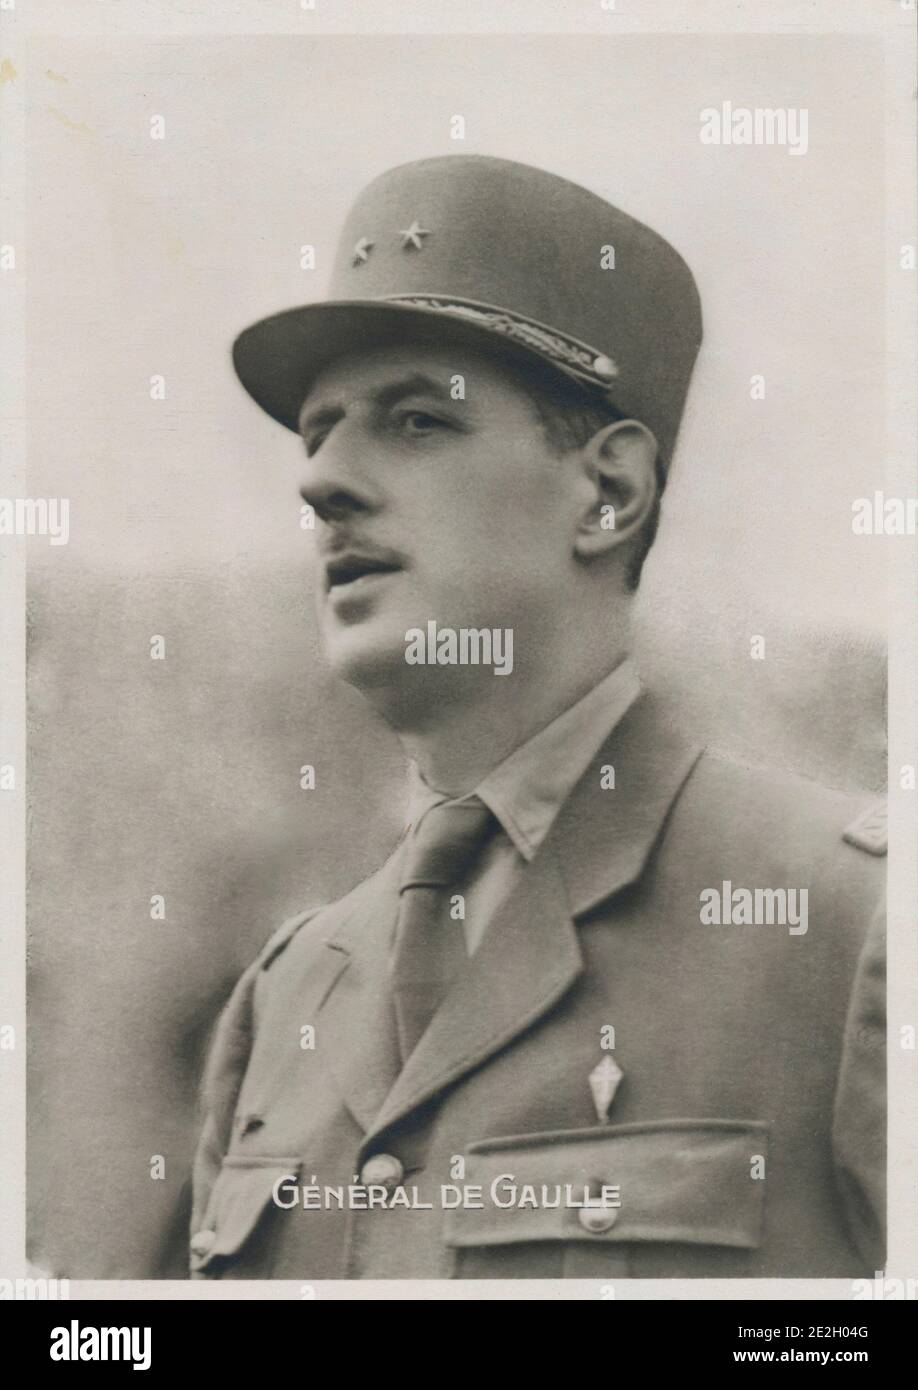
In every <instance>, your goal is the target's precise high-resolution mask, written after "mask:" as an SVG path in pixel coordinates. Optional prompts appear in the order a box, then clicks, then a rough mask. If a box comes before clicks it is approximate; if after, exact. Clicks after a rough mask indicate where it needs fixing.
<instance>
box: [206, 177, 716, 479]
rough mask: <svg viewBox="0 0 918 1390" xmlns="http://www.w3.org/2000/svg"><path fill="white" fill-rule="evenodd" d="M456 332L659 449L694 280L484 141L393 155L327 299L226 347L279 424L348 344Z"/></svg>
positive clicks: (349, 239) (659, 246) (593, 207)
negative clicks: (483, 150) (633, 429)
mask: <svg viewBox="0 0 918 1390" xmlns="http://www.w3.org/2000/svg"><path fill="white" fill-rule="evenodd" d="M403 341H415V342H434V343H443V342H445V341H458V342H460V343H461V342H465V343H467V344H468V345H469V346H472V347H475V348H477V349H479V350H481V349H486V350H491V351H496V352H497V353H498V354H500V355H501V356H507V357H509V358H512V359H513V360H515V361H517V362H518V363H522V364H525V362H526V361H529V362H532V361H533V359H537V360H538V361H539V362H540V363H541V365H542V366H543V367H545V366H546V365H547V366H548V367H549V368H550V369H551V370H552V371H555V372H558V373H561V374H562V375H563V376H565V377H567V378H569V379H570V380H572V381H576V382H578V383H579V385H580V386H581V387H582V388H584V389H585V390H586V391H587V392H589V393H598V394H599V395H601V396H602V397H604V398H605V399H606V400H608V401H610V402H611V403H612V404H613V405H614V406H615V408H616V409H617V410H619V411H620V412H621V413H622V414H624V415H625V416H628V417H633V418H635V419H638V420H640V421H642V422H643V423H644V424H645V425H646V426H647V427H648V429H651V430H652V431H653V433H654V434H655V435H656V438H657V442H658V444H659V446H660V451H661V454H662V456H663V458H664V459H665V460H667V461H668V460H669V458H670V457H671V453H672V449H673V445H674V442H675V438H676V432H677V430H678V426H679V420H680V417H681V414H682V408H683V404H684V402H685V396H686V392H687V390H688V385H689V379H690V376H691V372H692V367H693V364H694V361H695V357H696V355H697V352H698V348H699V346H700V343H701V307H700V301H699V297H698V291H697V289H696V286H695V281H694V279H693V277H692V273H691V271H690V270H689V268H688V266H687V265H686V264H685V262H684V261H683V259H682V257H681V256H680V255H679V254H678V252H677V251H675V250H674V249H673V247H672V246H670V245H669V243H668V242H667V241H665V240H664V239H663V238H662V237H661V236H659V235H658V234H657V233H656V232H654V231H653V230H652V229H651V228H650V227H647V226H645V225H644V224H643V223H641V222H638V221H637V220H636V219H635V218H633V217H630V216H629V215H628V214H627V213H625V212H622V211H621V210H620V209H619V208H616V207H614V206H613V205H612V204H611V203H608V202H606V201H605V199H603V198H600V197H598V196H597V195H596V194H594V193H591V192H589V191H588V190H587V189H585V188H581V187H579V186H578V185H577V184H574V183H570V182H569V181H568V180H567V179H563V178H559V177H558V176H557V175H555V174H550V173H546V172H545V171H544V170H542V169H535V168H532V167H530V166H529V165H525V164H517V163H514V162H512V161H509V160H504V159H493V158H490V157H487V156H482V155H446V156H443V157H439V158H435V159H424V160H420V161H418V162H416V163H412V164H402V165H400V166H398V167H397V168H395V169H390V170H389V171H388V172H387V173H384V174H382V175H381V176H380V177H379V178H377V179H375V180H374V182H373V183H371V184H369V186H368V187H367V188H366V189H364V191H363V193H362V194H361V195H360V196H359V198H358V199H357V201H356V203H355V204H354V206H353V208H352V210H351V212H350V215H349V216H348V218H347V221H346V222H345V225H344V230H343V232H342V236H341V241H340V244H339V248H338V254H337V257H336V261H335V266H334V271H333V274H332V279H331V297H330V298H329V299H328V300H325V301H322V302H319V303H314V304H307V305H304V306H302V307H299V308H295V309H287V310H285V311H283V312H282V313H279V314H273V315H272V316H271V317H269V318H265V319H262V320H260V321H259V322H258V323H255V324H253V325H252V326H251V327H250V328H247V329H245V331H244V332H243V333H241V334H240V335H239V337H238V338H237V340H236V342H235V344H234V347H233V362H234V365H235V368H236V372H237V373H238V376H239V379H240V380H241V382H242V384H243V386H244V387H245V388H246V390H247V391H248V392H249V394H250V395H251V396H252V397H253V398H254V399H255V400H256V401H257V402H258V404H259V405H260V406H261V407H262V409H263V410H266V411H267V412H268V414H269V415H271V416H273V417H274V419H276V420H279V421H280V423H281V424H283V425H286V426H287V428H288V429H291V430H296V429H297V428H298V416H299V412H300V409H301V407H302V404H303V401H304V400H305V398H306V395H307V393H308V391H309V388H310V385H311V383H312V382H313V380H314V379H315V378H316V376H317V375H318V373H319V372H320V371H322V370H323V368H325V367H326V366H327V365H329V364H330V363H331V362H333V361H334V360H335V359H336V358H338V357H340V356H342V355H343V354H345V353H347V352H349V351H351V350H352V349H354V348H366V347H372V346H377V345H383V344H386V343H396V342H403Z"/></svg>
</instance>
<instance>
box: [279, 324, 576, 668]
mask: <svg viewBox="0 0 918 1390" xmlns="http://www.w3.org/2000/svg"><path fill="white" fill-rule="evenodd" d="M457 375H461V377H462V378H463V379H464V391H465V399H464V400H454V399H452V392H451V386H452V383H453V381H454V379H455V378H456V376H457ZM300 428H301V431H302V435H303V439H304V442H305V445H306V453H307V461H306V464H305V468H304V473H303V479H302V495H303V497H304V499H305V500H306V501H307V502H310V503H311V504H312V505H313V506H314V507H315V509H316V513H317V516H318V518H319V524H318V545H317V552H316V555H317V561H318V574H317V598H318V608H319V623H320V630H321V634H322V638H323V642H324V646H325V649H326V652H327V655H328V658H329V660H330V662H331V664H332V666H333V668H334V669H335V670H336V671H337V672H338V673H339V674H340V675H341V676H343V677H344V678H345V679H346V680H349V681H351V682H352V683H353V684H355V685H357V686H361V687H371V686H374V685H376V686H379V685H385V684H386V683H391V682H396V683H398V684H401V685H403V686H404V684H405V680H406V676H407V675H409V674H410V673H412V672H418V670H419V668H418V667H416V666H409V665H408V664H407V662H406V659H405V653H406V633H407V632H408V630H409V629H412V628H415V629H416V628H421V629H423V630H425V631H426V628H427V623H428V622H429V621H430V620H433V621H434V622H436V624H437V626H438V628H444V627H449V628H456V629H458V628H463V627H465V628H484V627H487V628H495V627H500V628H513V629H514V638H513V640H514V648H515V650H516V652H517V653H518V654H520V655H523V656H524V655H525V653H524V652H521V651H520V644H521V643H525V642H527V641H530V642H531V641H537V640H538V638H539V633H540V631H542V632H543V633H544V634H545V635H547V630H548V627H550V625H551V621H552V615H553V614H555V615H558V616H557V620H558V621H560V620H561V618H560V615H561V612H562V607H563V604H564V596H565V584H566V582H567V581H568V580H569V576H570V574H571V572H572V569H573V566H574V560H573V556H572V547H571V536H572V534H573V530H574V528H575V525H576V514H575V507H576V500H577V489H575V488H574V487H573V486H572V484H571V478H572V461H571V460H568V459H564V458H559V456H558V454H557V452H555V451H554V450H553V449H552V448H551V446H550V444H549V442H548V440H547V438H546V436H545V433H544V430H543V427H542V424H541V421H540V420H539V418H538V415H537V413H536V410H535V406H534V404H533V402H532V401H531V399H530V398H529V397H528V396H527V394H526V393H525V392H524V391H523V390H521V389H520V387H519V385H518V383H517V381H516V379H515V378H514V377H513V376H512V375H510V374H509V373H508V372H506V371H505V370H503V369H502V368H501V366H500V364H499V362H498V361H497V360H496V359H493V358H491V357H489V356H488V355H485V354H478V353H474V352H468V351H465V350H459V349H450V348H443V347H438V348H434V347H428V346H425V345H416V346H415V345H402V346H397V347H385V348H375V349H373V350H367V351H364V352H354V353H351V354H349V355H348V356H346V357H343V358H340V359H338V360H337V361H336V362H335V363H333V364H332V365H331V366H330V367H328V368H327V369H326V371H325V372H324V373H322V375H321V376H320V377H319V378H318V379H317V380H316V382H315V383H314V385H313V387H312V389H311V390H310V392H309V395H308V397H307V399H306V401H305V402H304V405H303V408H302V411H301V415H300ZM486 678H487V679H491V680H493V678H494V677H493V672H488V673H487V677H486Z"/></svg>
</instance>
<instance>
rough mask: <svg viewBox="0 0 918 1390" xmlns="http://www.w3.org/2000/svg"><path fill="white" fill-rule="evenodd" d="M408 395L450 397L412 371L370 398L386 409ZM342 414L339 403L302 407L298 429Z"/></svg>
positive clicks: (429, 379) (332, 420)
mask: <svg viewBox="0 0 918 1390" xmlns="http://www.w3.org/2000/svg"><path fill="white" fill-rule="evenodd" d="M408 396H434V397H435V398H436V399H437V400H441V401H449V400H451V399H452V397H451V396H450V393H449V391H448V390H447V388H446V387H445V386H443V385H442V384H441V383H440V382H439V381H435V380H434V378H433V377H430V376H426V375H425V374H424V372H413V373H412V374H411V376H406V377H403V378H402V380H401V381H392V382H389V383H388V384H387V385H385V386H380V387H379V388H378V389H377V390H376V391H372V392H371V393H370V400H371V401H372V402H373V404H374V405H375V406H378V407H380V408H381V409H383V410H388V409H391V408H392V406H394V405H398V403H399V401H402V400H405V398H406V397H408ZM343 414H344V406H343V405H340V404H333V403H329V404H327V405H321V406H317V407H316V408H315V410H306V409H305V408H304V410H303V412H302V413H301V415H300V431H301V433H303V434H305V433H306V432H307V431H309V430H314V429H317V428H319V427H320V426H322V425H333V424H335V423H336V421H338V420H340V419H341V417H342V416H343Z"/></svg>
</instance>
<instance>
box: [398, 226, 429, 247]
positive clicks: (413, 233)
mask: <svg viewBox="0 0 918 1390" xmlns="http://www.w3.org/2000/svg"><path fill="white" fill-rule="evenodd" d="M398 235H399V236H400V237H401V239H402V250H403V251H407V250H408V247H409V246H413V247H414V248H415V250H416V251H420V249H421V237H422V236H430V235H431V233H430V231H429V230H428V229H427V228H426V227H422V226H421V224H420V222H418V221H414V222H412V224H411V226H410V227H404V228H402V230H400V231H399V233H398Z"/></svg>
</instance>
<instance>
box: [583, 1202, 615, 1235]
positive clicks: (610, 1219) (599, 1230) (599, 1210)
mask: <svg viewBox="0 0 918 1390" xmlns="http://www.w3.org/2000/svg"><path fill="white" fill-rule="evenodd" d="M577 1217H578V1220H579V1221H580V1224H581V1226H582V1227H583V1229H584V1230H585V1231H589V1232H590V1235H594V1236H601V1235H602V1234H603V1232H604V1231H611V1229H612V1227H613V1226H614V1225H615V1223H616V1221H617V1220H618V1208H617V1207H606V1206H603V1205H602V1203H601V1202H596V1203H595V1204H593V1203H591V1204H590V1205H588V1206H585V1207H581V1208H580V1210H579V1212H578V1213H577Z"/></svg>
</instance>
